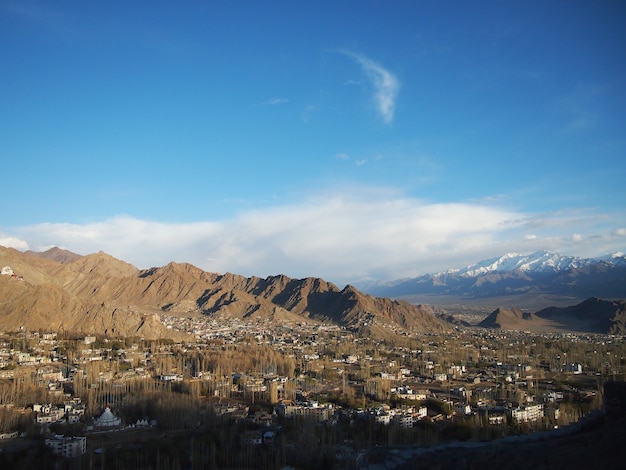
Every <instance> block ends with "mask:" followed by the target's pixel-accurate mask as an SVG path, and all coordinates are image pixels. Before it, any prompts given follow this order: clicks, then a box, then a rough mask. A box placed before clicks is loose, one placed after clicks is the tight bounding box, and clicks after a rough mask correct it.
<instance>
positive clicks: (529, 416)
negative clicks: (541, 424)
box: [511, 403, 543, 423]
mask: <svg viewBox="0 0 626 470" xmlns="http://www.w3.org/2000/svg"><path fill="white" fill-rule="evenodd" d="M511 418H513V419H514V420H516V421H517V422H518V423H525V422H528V421H535V420H537V419H540V418H543V404H542V403H537V404H535V405H522V406H518V407H517V408H514V409H512V410H511Z"/></svg>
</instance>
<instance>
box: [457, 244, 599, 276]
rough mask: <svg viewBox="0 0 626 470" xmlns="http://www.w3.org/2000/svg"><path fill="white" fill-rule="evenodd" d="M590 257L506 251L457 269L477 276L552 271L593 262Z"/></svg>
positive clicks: (550, 252) (549, 252)
mask: <svg viewBox="0 0 626 470" xmlns="http://www.w3.org/2000/svg"><path fill="white" fill-rule="evenodd" d="M593 262H594V260H592V259H583V258H578V257H576V256H564V255H560V254H558V253H554V252H552V251H547V250H543V251H537V252H535V253H532V254H530V255H521V254H519V253H507V254H505V255H503V256H501V257H499V258H491V259H487V260H484V261H480V262H479V263H476V264H473V265H470V266H467V267H466V268H464V269H461V270H459V271H458V274H460V275H462V276H468V277H471V276H479V275H481V274H486V273H489V272H495V271H515V270H520V271H524V272H554V271H561V270H564V269H572V268H579V267H581V266H587V265H589V264H591V263H593Z"/></svg>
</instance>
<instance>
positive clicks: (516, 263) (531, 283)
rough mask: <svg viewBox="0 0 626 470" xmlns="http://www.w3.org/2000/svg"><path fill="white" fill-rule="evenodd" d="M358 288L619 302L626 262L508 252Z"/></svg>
mask: <svg viewBox="0 0 626 470" xmlns="http://www.w3.org/2000/svg"><path fill="white" fill-rule="evenodd" d="M360 285H361V284H360ZM361 286H362V287H361V288H362V289H363V290H364V291H365V292H367V293H369V294H371V295H377V296H384V297H392V298H402V297H410V296H453V297H457V298H459V299H460V301H461V300H467V299H483V300H484V299H494V298H498V297H502V296H510V297H511V296H519V297H522V296H534V297H537V296H539V295H551V296H561V297H566V298H570V299H578V300H583V299H586V298H588V297H594V296H595V297H601V298H608V299H619V298H626V257H625V256H624V254H623V253H615V254H614V255H609V256H605V257H602V258H578V257H574V256H564V255H560V254H558V253H553V252H550V251H538V252H536V253H532V254H530V255H520V254H517V253H509V254H506V255H503V256H501V257H497V258H491V259H487V260H483V261H481V262H479V263H476V264H473V265H470V266H467V267H465V268H463V269H449V270H447V271H443V272H440V273H436V274H426V275H423V276H419V277H416V278H411V279H401V280H396V281H389V282H367V283H363V284H362V285H361ZM435 301H436V299H434V302H433V303H436V302H435Z"/></svg>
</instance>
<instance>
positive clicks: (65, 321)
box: [0, 247, 450, 337]
mask: <svg viewBox="0 0 626 470" xmlns="http://www.w3.org/2000/svg"><path fill="white" fill-rule="evenodd" d="M54 253H55V252H54V251H51V250H48V255H46V256H36V255H35V254H33V253H32V252H30V253H28V254H25V253H20V252H18V251H16V250H12V249H8V248H3V247H0V264H2V265H3V266H4V265H10V266H11V267H12V268H13V270H14V271H15V272H16V273H17V274H19V275H20V276H23V278H24V280H23V281H17V280H15V279H14V278H10V277H7V276H3V277H5V279H2V281H3V282H2V285H1V288H0V302H3V308H2V313H1V314H0V328H4V329H15V328H19V327H25V328H28V329H40V328H43V329H46V328H52V329H57V330H58V329H64V330H66V331H81V332H89V333H103V334H108V335H113V336H138V335H139V336H144V337H172V336H173V335H175V332H173V331H172V330H168V329H166V328H165V327H164V326H163V325H162V324H161V322H160V320H159V317H158V315H156V314H157V313H170V314H173V315H181V314H183V315H200V314H203V315H217V316H231V317H232V316H234V317H239V318H244V317H262V318H269V319H275V320H280V321H283V320H303V319H308V320H310V321H325V322H333V323H336V324H339V325H343V326H345V327H348V328H351V329H353V330H355V331H360V332H362V333H364V334H370V335H371V334H374V335H377V334H378V335H388V334H392V333H390V332H391V331H393V330H394V329H407V330H411V331H416V332H417V331H420V332H424V331H435V330H436V331H446V330H448V329H449V328H450V326H449V324H447V323H446V322H444V321H442V320H440V319H438V318H436V316H435V315H434V312H433V310H432V309H431V308H430V307H424V306H415V305H412V304H409V303H407V302H399V301H394V300H390V299H383V298H375V297H372V296H369V295H366V294H363V293H361V292H359V291H358V290H356V289H355V288H354V287H352V286H346V287H345V288H344V289H343V290H340V289H338V288H337V286H335V285H334V284H332V283H329V282H326V281H324V280H322V279H319V278H305V279H290V278H288V277H287V276H284V275H277V276H270V277H267V278H265V279H262V278H258V277H250V278H247V277H243V276H238V275H235V274H230V273H226V274H215V273H207V272H205V271H202V270H201V269H199V268H197V267H195V266H192V265H190V264H187V263H173V262H172V263H169V264H168V265H166V266H163V267H155V268H150V269H145V270H139V269H137V268H135V267H134V266H132V265H130V264H128V263H126V262H124V261H120V260H118V259H115V258H113V257H112V256H110V255H107V254H106V253H102V252H100V253H95V254H91V255H87V256H78V255H76V257H72V256H71V255H68V254H67V253H64V256H63V257H62V260H61V261H55V260H54V259H51V258H54V257H55V256H52V254H54ZM72 258H73V259H72Z"/></svg>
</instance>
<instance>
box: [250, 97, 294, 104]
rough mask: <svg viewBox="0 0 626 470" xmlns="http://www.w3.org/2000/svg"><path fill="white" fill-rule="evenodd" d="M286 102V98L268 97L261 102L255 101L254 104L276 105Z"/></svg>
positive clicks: (287, 101)
mask: <svg viewBox="0 0 626 470" xmlns="http://www.w3.org/2000/svg"><path fill="white" fill-rule="evenodd" d="M286 103H289V100H288V99H287V98H270V99H269V100H265V101H262V102H261V103H256V104H255V106H277V105H280V104H286Z"/></svg>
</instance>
